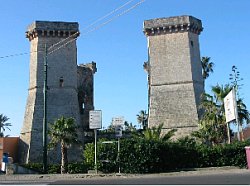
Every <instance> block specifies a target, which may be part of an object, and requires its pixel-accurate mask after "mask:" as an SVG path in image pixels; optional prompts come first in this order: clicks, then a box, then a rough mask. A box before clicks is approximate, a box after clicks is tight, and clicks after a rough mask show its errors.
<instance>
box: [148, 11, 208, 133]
mask: <svg viewBox="0 0 250 186" xmlns="http://www.w3.org/2000/svg"><path fill="white" fill-rule="evenodd" d="M201 31H202V25H201V21H200V20H198V19H196V18H194V17H192V16H177V17H170V18H160V19H153V20H147V21H145V22H144V33H145V35H146V36H147V38H148V47H149V61H148V64H149V69H148V73H149V82H148V83H149V119H148V125H149V127H152V126H155V125H159V124H161V123H164V126H163V128H164V129H165V132H166V131H168V130H170V129H172V128H177V129H178V131H177V137H181V136H186V135H188V134H190V132H191V131H193V130H196V129H197V124H198V118H199V108H198V105H199V104H200V95H201V94H202V92H203V91H204V85H203V79H202V69H201V64H200V51H199V38H198V36H199V34H200V32H201Z"/></svg>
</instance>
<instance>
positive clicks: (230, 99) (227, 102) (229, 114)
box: [224, 90, 236, 123]
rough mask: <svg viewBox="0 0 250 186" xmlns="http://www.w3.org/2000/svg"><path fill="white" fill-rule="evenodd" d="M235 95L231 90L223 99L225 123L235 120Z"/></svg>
mask: <svg viewBox="0 0 250 186" xmlns="http://www.w3.org/2000/svg"><path fill="white" fill-rule="evenodd" d="M235 103H236V101H235V94H234V91H233V90H231V91H230V92H229V93H228V95H227V96H226V97H225V98H224V107H225V115H226V122H227V123H228V122H230V121H232V120H235V119H236V113H235V107H236V104H235Z"/></svg>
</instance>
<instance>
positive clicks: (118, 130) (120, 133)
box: [115, 125, 122, 138]
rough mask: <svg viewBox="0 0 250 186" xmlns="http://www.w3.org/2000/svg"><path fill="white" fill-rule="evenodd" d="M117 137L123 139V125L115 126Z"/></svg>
mask: <svg viewBox="0 0 250 186" xmlns="http://www.w3.org/2000/svg"><path fill="white" fill-rule="evenodd" d="M115 136H116V137H118V138H120V137H122V125H116V126H115Z"/></svg>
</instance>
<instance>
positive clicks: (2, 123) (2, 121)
mask: <svg viewBox="0 0 250 186" xmlns="http://www.w3.org/2000/svg"><path fill="white" fill-rule="evenodd" d="M8 120H9V118H8V117H7V116H5V115H3V114H0V137H4V133H3V132H4V131H5V130H6V128H7V129H8V130H10V128H9V127H10V126H11V124H10V123H7V121H8Z"/></svg>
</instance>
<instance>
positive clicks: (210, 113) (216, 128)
mask: <svg viewBox="0 0 250 186" xmlns="http://www.w3.org/2000/svg"><path fill="white" fill-rule="evenodd" d="M215 100H217V99H216V96H211V95H209V94H206V93H204V94H203V95H202V101H201V105H200V107H201V108H202V110H203V115H202V117H201V119H200V121H199V130H198V131H195V132H193V133H192V135H193V136H194V137H196V138H199V139H200V140H201V141H202V142H203V143H205V144H207V145H215V144H219V143H222V142H223V141H224V140H225V138H226V130H225V129H226V128H225V122H224V121H225V118H224V115H223V111H222V109H221V105H220V104H218V103H217V102H216V101H215Z"/></svg>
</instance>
